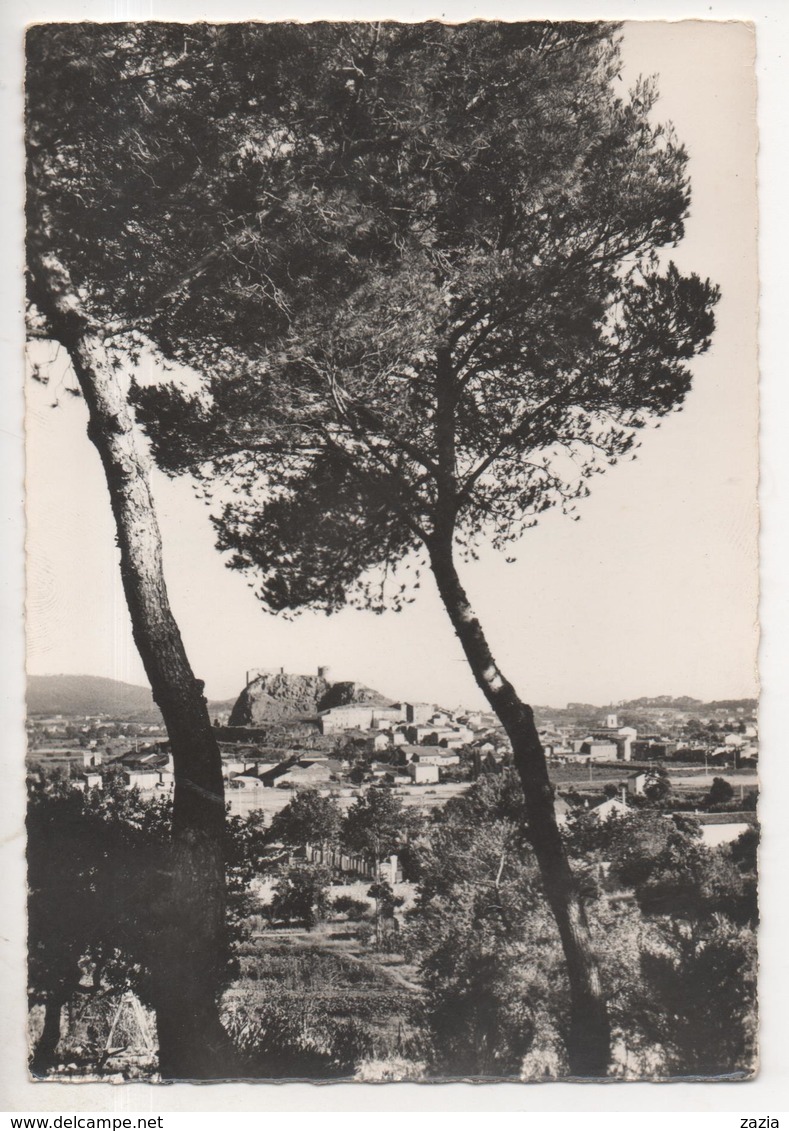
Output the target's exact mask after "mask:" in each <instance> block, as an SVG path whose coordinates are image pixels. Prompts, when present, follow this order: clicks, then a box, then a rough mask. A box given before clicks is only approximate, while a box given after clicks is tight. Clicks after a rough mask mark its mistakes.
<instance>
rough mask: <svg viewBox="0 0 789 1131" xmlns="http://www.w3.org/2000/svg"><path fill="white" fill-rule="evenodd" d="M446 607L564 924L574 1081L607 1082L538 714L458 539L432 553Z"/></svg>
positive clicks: (605, 1041)
mask: <svg viewBox="0 0 789 1131" xmlns="http://www.w3.org/2000/svg"><path fill="white" fill-rule="evenodd" d="M428 549H429V552H430V561H431V566H432V569H433V573H434V575H435V578H436V582H437V584H438V590H439V593H440V594H441V599H442V600H443V602H444V606H445V607H446V610H447V612H448V614H449V617H450V620H451V621H452V625H453V627H454V629H455V632H456V634H457V636H458V638H459V639H460V643H461V644H462V646H463V651H464V652H465V654H466V658H467V659H468V662H469V665H470V666H471V670H472V671H473V673H474V678H475V679H476V681H477V683H478V685H479V687H480V688H481V690H482V692H483V693H484V695H485V697H486V699H487V700H488V702H489V703H490V705H491V707H492V708H493V710H494V711H495V713H496V715H497V716H498V717H499V719H500V720H501V723H502V725H503V726H504V729H505V731H506V732H507V735H508V737H509V739H510V741H511V743H512V751H513V755H514V760H515V767H516V769H517V771H518V775H519V777H520V780H521V784H522V786H523V793H524V797H525V800H526V813H527V818H528V824H529V836H530V840H531V844H532V846H533V848H534V854H535V856H536V858H537V863H538V865H539V869H540V874H541V876H542V881H543V886H544V888H545V895H546V898H547V900H548V903H549V905H550V907H551V911H552V912H553V915H554V918H555V919H556V923H557V926H558V928H559V935H560V938H561V942H562V948H563V950H564V957H565V961H566V963H567V974H568V979H569V983H570V1029H569V1032H568V1034H567V1053H568V1058H569V1063H570V1072H571V1074H572V1075H573V1076H587V1077H589V1076H605V1075H606V1073H607V1071H608V1066H609V1062H610V1050H611V1031H610V1025H609V1021H608V1013H607V1009H606V1003H605V998H604V997H603V993H602V988H601V983H600V973H599V970H598V967H597V962H596V959H595V956H594V953H593V951H592V946H591V940H590V937H589V927H588V924H587V920H586V914H585V912H584V908H583V904H582V903H581V900H580V898H579V896H578V892H577V890H576V885H575V881H574V879H573V875H572V870H571V868H570V864H569V861H568V859H567V855H566V853H565V850H564V845H563V843H562V839H561V834H560V833H559V828H558V825H557V824H556V813H555V810H554V801H553V787H552V785H551V782H550V779H549V777H548V767H547V763H546V760H545V752H544V750H543V748H542V744H541V742H540V739H539V735H538V733H537V727H536V726H535V723H534V714H533V712H532V709H531V707H529V706H527V705H526V704H525V703H522V702H521V700H520V698H519V697H518V695H517V693H516V692H515V689H514V688H513V686H512V684H511V683H510V682H509V681H508V680H506V679H505V678H504V676H503V675H502V674H501V672H500V670H499V668H498V666H497V664H496V662H495V660H494V659H493V655H492V653H491V651H490V648H489V646H488V642H487V640H486V638H485V634H484V632H483V631H482V626H481V625H480V623H479V621H478V619H477V617H476V616H475V614H474V611H473V609H472V608H471V604H470V602H469V600H468V597H467V596H466V592H465V590H464V589H463V586H462V584H461V582H460V578H459V577H458V574H457V570H456V568H455V564H454V558H453V552H452V538H451V536H450V535H446V536H444V537H443V538H436V539H434V540H433V541H432V543H431V545H430V546H429V547H428Z"/></svg>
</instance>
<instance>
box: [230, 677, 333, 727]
mask: <svg viewBox="0 0 789 1131" xmlns="http://www.w3.org/2000/svg"><path fill="white" fill-rule="evenodd" d="M329 686H330V685H329V683H328V682H327V681H326V680H325V679H324V678H323V676H318V675H288V674H287V673H285V672H271V673H265V674H263V675H259V676H258V677H257V679H253V680H252V682H251V683H249V684H247V686H246V687H245V688H244V690H243V691H242V692H241V694H240V695H239V697H238V699H237V700H236V705H235V707H234V708H233V710H232V712H231V714H230V718H229V720H228V726H231V727H249V726H259V725H260V724H261V723H270V722H282V721H283V720H285V719H293V718H297V717H298V716H299V715H314V714H316V713H317V711H318V703H319V702H320V700H321V699H322V698H323V696H324V695H325V694H326V692H327V691H328V689H329Z"/></svg>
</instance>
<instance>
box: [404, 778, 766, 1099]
mask: <svg viewBox="0 0 789 1131" xmlns="http://www.w3.org/2000/svg"><path fill="white" fill-rule="evenodd" d="M516 786H517V783H516V782H515V781H514V780H513V777H512V774H509V775H507V774H505V775H502V776H496V777H494V776H490V777H483V778H481V779H480V780H479V782H477V783H476V784H475V785H474V786H473V787H472V788H471V790H470V791H469V793H468V794H467V795H466V796H465V797H462V798H458V799H455V800H453V801H452V802H450V803H448V804H447V806H446V807H445V808H444V809H443V810H440V811H437V812H436V813H435V815H434V816H433V818H432V821H431V824H430V827H429V828H428V829H427V830H426V833H425V836H424V837H423V838H422V839H421V840H420V841H419V842H417V845H416V847H415V850H414V854H415V859H416V861H417V869H418V876H419V879H418V893H419V894H418V899H417V903H416V906H415V908H414V909H413V910H412V911H411V912H410V913H409V914H408V916H407V919H408V921H409V929H408V931H407V934H406V939H407V945H408V946H410V947H411V948H413V952H414V954H415V956H416V957H417V959H418V960H419V962H420V967H421V972H422V977H423V980H424V982H425V986H426V991H427V1006H426V1010H425V1018H424V1020H425V1024H426V1026H427V1028H428V1030H429V1032H430V1034H431V1038H432V1040H431V1043H430V1049H431V1050H432V1051H431V1071H433V1072H435V1073H436V1074H438V1075H464V1076H465V1075H468V1076H488V1075H496V1076H501V1075H505V1076H506V1075H512V1076H519V1075H521V1073H524V1072H525V1074H526V1075H527V1076H529V1077H531V1078H535V1077H537V1078H539V1077H541V1076H548V1077H561V1076H563V1075H566V1073H567V1071H568V1067H569V1056H568V1049H567V1043H566V1034H567V1032H568V1025H569V1010H570V1002H569V998H568V994H567V989H566V983H565V981H564V979H563V978H562V976H561V970H562V952H561V946H560V940H559V937H558V932H557V929H556V925H555V923H554V922H553V921H552V920H551V917H550V916H549V915H548V914H547V913H546V908H545V902H544V895H543V893H542V891H541V887H542V880H541V876H540V873H539V869H538V868H537V865H536V860H535V854H534V852H533V850H532V849H531V846H530V844H529V842H528V838H527V837H526V836H525V835H524V826H523V822H522V819H521V818H522V802H520V800H519V798H518V796H517V793H516ZM519 809H520V810H521V812H520V813H519V812H518V810H519ZM565 843H566V848H567V852H568V855H569V857H570V859H571V860H572V861H573V866H574V871H575V873H576V876H577V879H578V883H579V886H580V889H581V892H582V898H583V901H584V906H585V910H586V914H587V917H588V919H589V922H590V928H591V931H592V935H593V938H594V940H595V945H596V948H597V951H598V954H599V955H600V960H601V968H602V969H601V974H602V979H603V987H604V993H605V995H606V1000H607V1002H608V1009H609V1016H610V1018H611V1025H612V1034H613V1047H614V1050H615V1053H614V1064H613V1065H612V1072H613V1073H614V1074H620V1075H634V1076H650V1075H656V1076H661V1075H662V1076H692V1075H701V1076H708V1075H715V1076H717V1075H730V1076H738V1075H747V1074H749V1073H750V1072H752V1070H753V1065H754V1058H755V1040H756V1033H755V1026H756V1020H755V999H756V980H755V977H756V970H755V956H756V938H755V928H756V924H757V919H758V908H757V900H756V845H757V835H756V832H755V830H754V831H751V832H749V833H746V834H743V836H742V837H740V839H739V840H738V841H736V842H734V844H732V845H728V846H722V847H720V848H717V849H708V848H705V847H704V846H703V845H702V844H701V843H700V839H699V828H698V825H697V824H696V823H695V822H694V821H693V820H692V818H686V817H681V818H678V819H677V820H676V821H675V820H672V819H670V818H668V817H665V816H663V815H661V814H658V813H654V814H651V813H647V812H642V813H639V814H636V815H634V816H633V817H630V818H624V819H623V818H611V819H609V820H608V821H607V822H603V823H601V822H599V821H596V820H593V819H591V818H590V817H589V815H588V814H586V813H584V812H579V813H578V814H577V815H576V816H575V817H574V818H572V819H571V821H570V823H569V826H568V829H567V832H566V833H565Z"/></svg>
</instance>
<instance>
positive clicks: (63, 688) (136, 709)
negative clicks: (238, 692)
mask: <svg viewBox="0 0 789 1131" xmlns="http://www.w3.org/2000/svg"><path fill="white" fill-rule="evenodd" d="M232 702H233V701H232V700H231V701H230V703H232ZM230 703H227V702H225V701H224V700H222V701H218V702H217V701H211V700H209V703H208V710H209V713H211V714H213V713H215V712H217V711H221V710H227V709H229V706H230ZM27 713H28V714H29V715H109V716H111V717H113V718H121V719H128V720H129V721H134V722H150V723H156V722H161V721H162V716H161V712H160V711H159V708H158V707H157V706H156V704H155V703H154V701H153V694H152V693H151V689H150V687H141V686H139V685H138V684H135V683H124V682H123V681H122V680H118V679H110V678H109V677H108V676H102V675H29V676H28V677H27Z"/></svg>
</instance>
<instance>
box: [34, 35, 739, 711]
mask: <svg viewBox="0 0 789 1131" xmlns="http://www.w3.org/2000/svg"><path fill="white" fill-rule="evenodd" d="M624 57H625V60H626V64H627V78H628V81H630V80H632V79H634V78H635V77H636V76H637V75H638V74H639V73H642V74H652V73H656V74H658V75H659V77H660V90H661V96H662V97H661V101H660V103H659V116H660V117H661V118H662V119H669V120H671V121H673V122H674V125H675V126H676V129H677V133H678V135H679V137H680V139H681V140H682V141H683V142H684V143H685V144H686V146H687V148H688V150H689V153H690V158H691V161H690V174H691V178H692V182H693V204H692V212H691V217H690V220H689V221H688V224H687V236H686V240H685V241H684V242H683V244H682V245H681V247H680V248H679V249H677V250H676V252H674V253H673V256H674V258H675V259H676V261H677V262H678V264H679V265H680V267H681V268H682V269H683V270H685V271H690V270H693V271H696V272H697V273H699V274H701V275H702V276H709V277H710V278H711V279H712V280H713V281H715V282H717V283H718V284H719V285H720V287H721V290H722V298H721V301H720V303H719V304H718V307H717V310H716V315H717V320H718V328H717V330H716V333H715V337H714V340H713V345H712V348H711V350H710V351H709V352H708V353H707V354H706V355H705V356H704V357H703V358H700V359H697V361H696V362H695V363H694V374H695V380H694V388H693V390H692V392H691V394H690V395H689V397H688V399H687V402H686V405H685V408H684V409H683V411H682V412H681V413H679V414H676V415H674V416H672V417H671V418H670V419H668V420H666V421H664V422H663V423H662V425H661V427H660V428H659V429H657V430H650V431H649V432H647V433H646V434H644V436H643V443H642V448H641V451H640V453H639V458H638V460H637V461H636V462H634V463H625V464H622V465H619V466H617V467H615V468H612V469H610V470H609V471H608V472H606V474H605V475H604V476H601V477H598V478H596V479H595V480H594V482H593V490H592V496H591V497H590V498H589V499H587V500H586V501H585V502H583V503H582V504H581V508H580V513H581V515H582V518H581V521H580V522H578V523H573V522H571V521H569V520H568V519H566V518H564V517H563V516H561V515H560V514H558V513H557V514H549V515H548V516H547V517H546V518H545V519H544V521H543V522H542V523H541V524H540V525H539V526H537V527H536V528H535V529H534V530H532V531H530V532H528V533H527V535H526V536H525V537H524V539H523V541H522V543H521V544H520V545H519V547H518V548H517V562H516V563H515V564H513V565H508V564H507V563H506V562H505V561H504V559H503V558H502V557H499V556H498V555H495V554H493V553H490V554H485V555H483V559H482V561H481V562H479V563H476V564H474V565H473V566H467V567H464V568H463V575H464V579H465V581H466V584H467V587H468V590H469V592H470V595H471V597H472V600H473V602H474V604H475V607H476V609H477V612H478V613H479V614H480V618H481V620H482V623H483V625H484V626H485V628H486V631H487V632H488V635H489V638H490V641H491V644H492V646H493V650H494V653H495V654H496V655H497V658H498V659H499V662H500V664H501V666H502V668H503V670H504V672H505V674H506V675H507V676H508V677H509V678H510V679H511V680H512V681H513V682H514V683H515V685H516V687H517V689H518V691H519V692H520V693H521V694H522V695H523V696H524V697H525V698H526V699H527V700H528V701H531V702H535V703H543V704H545V703H550V704H553V705H563V704H564V703H566V702H567V701H568V700H583V701H587V702H596V703H607V702H610V701H615V700H618V699H625V698H631V697H635V696H639V695H658V694H688V695H693V696H696V697H698V698H725V697H740V696H746V695H753V694H755V693H756V682H755V655H756V644H757V637H756V616H757V612H756V585H757V575H756V535H757V514H756V502H755V500H756V485H757V458H756V432H757V406H756V314H755V312H756V268H755V238H756V237H755V223H756V220H755V199H754V198H755V184H754V160H755V119H754V103H753V98H754V95H753V89H752V85H751V81H752V71H751V40H750V33H749V31H748V29H747V28H746V27H745V26H744V25H741V24H734V23H729V24H705V23H698V22H697V23H679V24H667V23H666V24H657V23H644V24H638V25H633V24H629V25H627V30H626V37H625V45H624ZM691 79H692V82H691ZM65 365H66V362H65V358H64V357H63V355H62V352H61V355H60V356H59V357H57V358H56V359H55V360H54V362H53V364H52V366H51V373H52V379H51V381H50V384H49V386H48V387H46V388H43V387H41V386H39V385H37V384H32V385H31V391H30V402H29V406H30V407H29V419H28V430H29V431H28V501H27V508H28V523H29V527H28V554H29V566H28V613H27V623H28V652H29V658H28V666H29V670H30V671H31V672H32V673H36V674H45V673H57V672H70V673H82V672H84V673H89V674H95V675H105V676H111V677H114V678H117V679H122V680H127V681H129V682H133V683H145V682H146V680H145V676H144V672H143V670H142V666H141V664H140V662H139V659H138V657H137V654H136V650H135V648H134V644H133V641H132V639H131V632H130V628H129V623H128V615H127V612H126V607H125V600H124V597H123V592H122V589H121V584H120V575H119V570H118V563H117V551H116V548H115V543H114V529H113V524H112V518H111V514H110V510H109V503H108V499H107V494H106V487H105V485H104V482H103V476H102V472H101V468H100V464H99V460H98V456H97V455H96V453H95V451H94V449H93V447H92V445H91V444H90V443H89V441H88V440H87V437H86V436H85V431H84V425H85V407H84V404H83V403H82V402H81V401H75V400H74V399H73V398H71V397H70V396H68V394H67V393H64V392H63V391H62V390H61V391H60V394H59V395H58V379H59V375H61V374H63V372H64V369H65ZM56 399H57V400H58V401H59V407H58V408H52V407H50V405H51V404H52V402H53V401H54V400H56ZM155 491H156V498H157V503H158V508H159V518H160V522H161V526H162V533H163V540H164V548H165V565H166V571H167V581H168V586H169V590H170V597H171V601H172V604H173V607H174V611H175V614H176V617H177V619H178V621H179V624H180V626H181V630H182V633H183V635H184V639H185V642H186V647H187V651H188V653H189V656H190V659H191V661H192V664H193V667H194V669H195V673H196V675H197V676H198V677H200V678H202V679H204V680H205V681H206V689H207V693H208V694H209V695H210V696H211V697H214V698H226V697H231V696H233V695H235V694H237V692H238V691H239V690H240V689H241V687H242V685H243V679H244V672H245V670H246V669H247V668H249V667H264V666H272V667H273V666H277V667H279V666H284V667H285V668H286V669H287V670H289V671H295V672H311V671H314V670H315V668H316V667H317V665H318V664H328V665H330V667H331V669H332V674H333V676H334V677H335V678H337V679H357V680H360V681H362V682H364V683H367V684H370V685H371V686H373V687H376V688H377V689H379V690H380V691H382V692H383V693H385V694H388V695H391V696H393V697H400V696H403V697H405V698H412V699H413V698H416V699H427V700H431V701H432V700H434V701H437V702H441V703H444V704H446V705H448V706H453V705H456V704H457V703H459V702H464V703H469V704H471V703H478V702H480V696H479V693H478V692H477V689H476V687H475V685H474V683H473V680H472V678H471V676H470V674H469V672H468V669H467V667H466V664H465V661H464V659H463V657H462V654H461V652H460V647H459V645H458V644H457V642H456V640H455V638H454V635H453V633H452V630H451V627H450V625H449V622H448V620H447V617H446V614H445V612H444V610H443V608H442V607H441V605H440V603H439V600H438V597H437V594H436V592H435V587H434V584H433V582H432V579H431V578H430V577H429V575H428V576H427V577H426V578H425V579H424V581H423V584H422V588H421V589H420V591H419V599H418V600H417V602H416V604H415V605H413V606H411V607H409V608H408V609H407V610H406V611H405V612H403V613H399V614H396V613H388V614H384V615H383V616H374V615H372V614H368V613H360V612H350V611H349V612H346V613H343V614H340V615H339V616H335V617H330V618H327V617H326V616H324V615H322V614H304V615H302V616H301V617H300V618H298V619H297V620H295V621H284V620H282V619H281V618H276V617H273V616H271V615H269V614H266V613H265V612H263V610H262V609H261V607H260V606H259V604H258V603H257V601H256V600H255V598H254V597H253V595H252V593H251V590H250V589H249V588H248V587H247V584H246V581H245V579H244V577H243V576H242V575H240V574H238V573H235V572H231V571H228V570H227V569H225V568H224V567H223V565H222V562H221V559H220V556H219V554H218V553H217V552H216V551H215V550H214V548H213V532H212V529H211V527H210V524H209V522H208V518H207V512H206V510H205V508H204V507H203V506H202V505H201V504H200V503H198V502H197V501H196V500H194V499H193V497H192V495H191V491H190V488H189V486H188V484H187V483H185V482H183V481H181V482H175V483H173V482H170V481H168V480H167V479H165V478H164V477H163V476H160V475H158V474H157V475H156V477H155Z"/></svg>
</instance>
